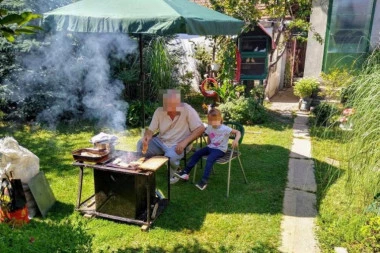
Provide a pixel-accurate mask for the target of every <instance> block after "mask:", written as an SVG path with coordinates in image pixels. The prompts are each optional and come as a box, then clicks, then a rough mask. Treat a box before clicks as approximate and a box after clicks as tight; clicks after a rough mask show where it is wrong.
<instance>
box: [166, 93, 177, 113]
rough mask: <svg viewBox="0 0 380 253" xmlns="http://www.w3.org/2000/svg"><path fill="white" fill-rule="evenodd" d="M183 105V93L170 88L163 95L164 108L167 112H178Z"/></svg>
mask: <svg viewBox="0 0 380 253" xmlns="http://www.w3.org/2000/svg"><path fill="white" fill-rule="evenodd" d="M180 105H181V94H180V93H179V91H177V90H168V91H167V92H166V93H164V95H163V108H164V110H165V111H167V112H176V111H177V107H179V106H180Z"/></svg>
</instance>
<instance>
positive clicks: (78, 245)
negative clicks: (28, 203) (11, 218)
mask: <svg viewBox="0 0 380 253" xmlns="http://www.w3.org/2000/svg"><path fill="white" fill-rule="evenodd" d="M0 235H1V236H0V250H1V252H2V253H14V252H91V247H92V238H93V236H92V235H90V234H88V233H87V231H86V228H85V224H84V223H83V222H81V221H72V220H68V219H65V220H61V221H60V222H52V221H49V220H47V221H41V220H38V219H33V220H31V221H30V222H29V224H27V225H24V226H23V227H21V228H14V229H12V228H11V227H10V226H8V225H7V224H3V223H2V224H1V223H0Z"/></svg>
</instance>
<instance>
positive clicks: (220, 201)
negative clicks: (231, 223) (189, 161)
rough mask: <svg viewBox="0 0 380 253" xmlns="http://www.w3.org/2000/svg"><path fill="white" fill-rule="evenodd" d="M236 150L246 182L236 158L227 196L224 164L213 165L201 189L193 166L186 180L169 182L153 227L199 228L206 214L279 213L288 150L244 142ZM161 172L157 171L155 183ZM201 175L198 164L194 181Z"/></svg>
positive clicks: (158, 179) (226, 166)
mask: <svg viewBox="0 0 380 253" xmlns="http://www.w3.org/2000/svg"><path fill="white" fill-rule="evenodd" d="M240 150H241V152H242V156H241V159H242V163H243V167H244V168H245V173H246V176H247V179H248V184H245V182H244V177H243V175H242V172H241V170H240V166H239V162H238V160H237V159H235V160H234V161H233V162H232V168H231V184H230V195H229V198H227V197H226V193H227V173H228V164H225V165H215V167H214V171H215V173H214V174H211V176H210V179H209V182H208V186H207V189H206V190H204V191H200V190H198V189H197V188H196V187H195V185H194V184H193V183H192V181H193V180H192V177H193V173H194V169H193V171H192V173H191V175H190V180H189V182H183V181H180V182H178V183H177V184H175V185H172V187H171V203H170V204H169V206H168V207H167V209H166V210H165V211H164V213H163V214H162V216H160V218H159V219H158V220H157V226H158V227H162V228H165V229H171V230H178V231H179V230H183V229H188V230H199V229H200V228H201V226H202V225H203V223H204V220H205V218H206V216H207V215H208V214H216V215H217V214H231V215H233V214H250V213H257V214H269V215H271V214H279V213H281V212H282V201H283V197H284V189H285V185H286V180H287V165H288V156H289V150H287V149H284V148H283V147H280V146H275V145H246V144H242V145H241V149H240ZM253 150H254V152H252V151H253ZM203 164H204V163H203ZM165 172H166V171H164V170H162V171H159V172H158V174H157V181H158V185H160V181H162V180H163V178H165ZM202 174H203V169H199V167H198V169H197V175H196V180H195V182H197V180H199V179H200V178H201V177H202ZM161 184H162V183H161ZM173 214H175V215H173ZM178 214H181V215H178ZM184 217H186V218H185V219H184Z"/></svg>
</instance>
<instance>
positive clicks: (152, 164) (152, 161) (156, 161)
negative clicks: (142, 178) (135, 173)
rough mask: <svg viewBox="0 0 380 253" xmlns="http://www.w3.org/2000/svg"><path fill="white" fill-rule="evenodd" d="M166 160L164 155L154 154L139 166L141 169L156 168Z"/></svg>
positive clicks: (153, 169)
mask: <svg viewBox="0 0 380 253" xmlns="http://www.w3.org/2000/svg"><path fill="white" fill-rule="evenodd" d="M167 161H168V158H167V157H166V156H154V157H151V158H149V159H148V160H146V161H145V162H144V163H142V164H141V165H140V166H139V168H140V169H143V170H152V171H156V170H158V169H159V168H160V167H161V166H162V165H163V164H164V163H166V162H167Z"/></svg>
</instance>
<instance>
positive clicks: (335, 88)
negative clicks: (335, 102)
mask: <svg viewBox="0 0 380 253" xmlns="http://www.w3.org/2000/svg"><path fill="white" fill-rule="evenodd" d="M321 78H322V82H323V84H324V85H325V90H324V92H323V95H325V96H326V97H327V98H332V99H335V98H339V97H340V96H341V93H342V91H343V88H344V87H347V86H348V85H349V84H350V83H351V82H352V80H353V78H352V75H351V74H350V72H348V70H347V69H338V68H335V69H333V70H332V71H330V72H329V73H328V74H326V73H323V72H322V73H321Z"/></svg>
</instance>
